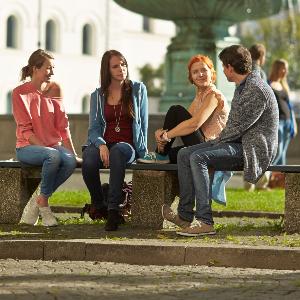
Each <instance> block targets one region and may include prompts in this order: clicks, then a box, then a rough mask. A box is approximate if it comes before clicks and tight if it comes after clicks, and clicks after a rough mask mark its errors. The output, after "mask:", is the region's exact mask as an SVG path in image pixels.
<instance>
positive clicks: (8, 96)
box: [6, 91, 12, 115]
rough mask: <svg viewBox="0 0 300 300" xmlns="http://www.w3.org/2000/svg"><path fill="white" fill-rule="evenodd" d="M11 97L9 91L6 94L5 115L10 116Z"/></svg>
mask: <svg viewBox="0 0 300 300" xmlns="http://www.w3.org/2000/svg"><path fill="white" fill-rule="evenodd" d="M11 95H12V92H11V91H9V92H8V93H7V94H6V113H7V114H8V115H11V114H12V104H11V103H12V101H11Z"/></svg>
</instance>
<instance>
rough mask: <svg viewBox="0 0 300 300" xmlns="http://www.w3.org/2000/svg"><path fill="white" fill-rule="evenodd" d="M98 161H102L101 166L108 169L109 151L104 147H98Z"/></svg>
mask: <svg viewBox="0 0 300 300" xmlns="http://www.w3.org/2000/svg"><path fill="white" fill-rule="evenodd" d="M99 150H100V159H101V160H102V163H103V166H104V167H105V168H108V167H109V150H108V148H107V146H106V145H100V146H99Z"/></svg>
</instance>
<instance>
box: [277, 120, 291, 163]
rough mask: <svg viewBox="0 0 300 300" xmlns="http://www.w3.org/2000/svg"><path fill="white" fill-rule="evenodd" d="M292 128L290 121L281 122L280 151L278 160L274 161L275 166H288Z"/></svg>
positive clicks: (279, 131)
mask: <svg viewBox="0 0 300 300" xmlns="http://www.w3.org/2000/svg"><path fill="white" fill-rule="evenodd" d="M290 128H291V121H290V120H279V127H278V149H277V154H276V158H275V159H274V161H273V164H274V165H286V153H287V150H288V147H289V144H290V141H291V133H290Z"/></svg>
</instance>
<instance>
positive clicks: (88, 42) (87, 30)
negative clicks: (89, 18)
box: [82, 24, 93, 55]
mask: <svg viewBox="0 0 300 300" xmlns="http://www.w3.org/2000/svg"><path fill="white" fill-rule="evenodd" d="M82 54H87V55H92V54H93V29H92V26H91V25H90V24H85V25H84V26H83V28H82Z"/></svg>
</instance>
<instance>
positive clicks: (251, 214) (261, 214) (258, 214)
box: [51, 206, 284, 219]
mask: <svg viewBox="0 0 300 300" xmlns="http://www.w3.org/2000/svg"><path fill="white" fill-rule="evenodd" d="M51 209H52V211H53V212H54V213H74V214H77V213H78V214H80V212H81V210H82V207H74V206H51ZM213 216H214V217H217V218H222V217H227V218H231V217H237V218H243V217H247V218H268V219H279V218H283V217H284V214H282V213H276V212H265V211H233V210H226V211H213Z"/></svg>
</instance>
